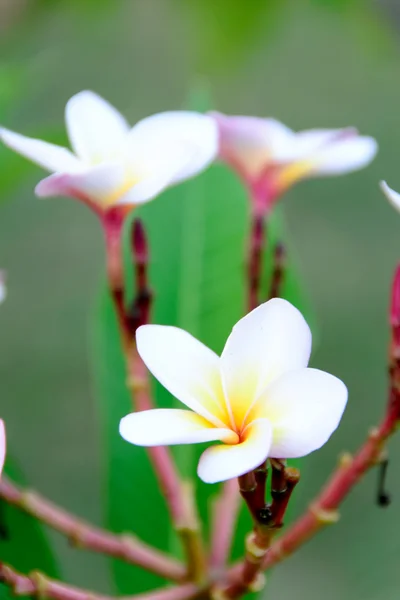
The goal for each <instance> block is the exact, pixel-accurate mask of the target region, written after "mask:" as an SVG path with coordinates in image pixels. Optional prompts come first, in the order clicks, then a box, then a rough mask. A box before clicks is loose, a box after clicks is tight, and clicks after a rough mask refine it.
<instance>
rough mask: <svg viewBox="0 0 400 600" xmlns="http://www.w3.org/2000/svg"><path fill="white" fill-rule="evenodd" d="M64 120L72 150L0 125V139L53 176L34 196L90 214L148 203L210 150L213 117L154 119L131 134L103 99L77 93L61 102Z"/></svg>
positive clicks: (201, 164) (185, 114)
mask: <svg viewBox="0 0 400 600" xmlns="http://www.w3.org/2000/svg"><path fill="white" fill-rule="evenodd" d="M65 120H66V126H67V131H68V135H69V139H70V142H71V146H72V149H73V152H71V151H70V150H69V149H67V148H62V147H60V146H56V145H54V144H49V143H48V142H44V141H41V140H36V139H32V138H28V137H25V136H23V135H20V134H18V133H14V132H12V131H9V130H7V129H4V128H3V129H0V138H1V139H2V140H3V142H4V143H5V144H6V145H7V146H9V147H10V148H12V149H13V150H15V151H16V152H19V153H20V154H22V155H23V156H25V157H26V158H28V159H30V160H32V161H33V162H35V163H37V164H39V165H40V166H41V167H43V168H44V169H47V170H48V171H50V172H53V173H54V174H53V175H51V176H50V177H47V178H46V179H44V180H43V181H41V182H40V183H39V184H38V186H37V187H36V194H37V195H38V196H72V197H76V198H79V199H81V200H83V201H85V202H87V203H89V204H91V205H94V206H95V207H97V209H98V210H106V209H107V208H110V207H112V206H115V205H128V206H130V205H136V204H142V203H143V202H148V201H149V200H151V199H152V198H154V197H155V196H157V195H158V194H160V192H162V191H163V190H164V189H165V188H167V187H169V186H170V185H173V184H176V183H178V182H180V181H182V180H184V179H187V178H189V177H192V176H193V175H196V174H197V173H199V172H200V171H202V170H203V169H205V168H206V167H207V166H208V165H209V164H210V162H211V161H213V160H214V158H215V156H216V153H217V146H218V134H217V127H216V124H215V122H214V120H213V119H212V118H211V117H208V116H205V115H202V114H199V113H196V112H189V111H175V112H165V113H160V114H156V115H153V116H151V117H147V118H146V119H143V120H142V121H139V122H138V123H137V124H136V125H135V126H134V127H133V128H132V129H131V128H130V127H129V125H128V123H127V122H126V120H125V119H124V117H123V116H122V115H121V114H120V113H119V112H118V111H117V110H116V109H115V108H114V107H112V106H111V105H110V104H109V103H108V102H106V101H105V100H103V99H102V98H100V97H99V96H98V95H97V94H95V93H93V92H90V91H83V92H80V93H79V94H76V95H75V96H73V97H72V98H71V99H70V100H69V101H68V103H67V106H66V111H65Z"/></svg>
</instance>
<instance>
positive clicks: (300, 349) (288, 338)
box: [221, 298, 311, 429]
mask: <svg viewBox="0 0 400 600" xmlns="http://www.w3.org/2000/svg"><path fill="white" fill-rule="evenodd" d="M310 353H311V331H310V328H309V327H308V325H307V323H306V321H305V319H304V317H303V316H302V315H301V313H300V312H299V311H298V310H297V308H295V307H294V306H293V305H292V304H290V303H289V302H287V301H286V300H282V299H280V298H274V299H273V300H269V301H268V302H266V303H265V304H262V305H261V306H259V307H258V308H256V309H255V310H253V311H252V312H251V313H249V314H248V315H246V316H245V317H244V318H243V319H241V320H240V321H239V322H238V323H237V324H236V325H235V326H234V328H233V330H232V333H231V334H230V336H229V338H228V340H227V342H226V345H225V348H224V350H223V352H222V356H221V374H222V381H223V385H224V390H225V395H226V398H227V401H228V403H229V405H230V408H231V411H232V414H233V417H234V420H235V423H236V426H237V427H238V429H240V428H241V426H242V423H243V421H244V419H245V417H246V414H247V413H248V411H249V410H250V408H251V406H252V405H253V403H254V402H255V401H256V399H257V397H258V396H259V395H260V394H261V392H262V391H263V390H264V389H265V388H266V387H267V385H269V384H270V383H271V382H272V381H273V380H274V379H276V378H278V377H280V375H282V374H283V373H285V372H287V371H290V370H293V369H299V368H303V367H306V366H307V364H308V360H309V358H310Z"/></svg>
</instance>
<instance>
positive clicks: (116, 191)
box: [35, 165, 125, 207]
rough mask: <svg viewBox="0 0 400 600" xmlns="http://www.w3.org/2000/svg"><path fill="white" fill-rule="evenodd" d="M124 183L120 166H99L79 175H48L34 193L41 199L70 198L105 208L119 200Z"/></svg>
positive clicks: (123, 175)
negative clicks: (50, 197)
mask: <svg viewBox="0 0 400 600" xmlns="http://www.w3.org/2000/svg"><path fill="white" fill-rule="evenodd" d="M124 181H125V174H124V169H123V167H122V166H120V165H99V166H97V167H92V168H90V169H87V170H86V171H82V172H81V173H75V174H67V173H55V174H54V175H50V177H46V179H43V180H42V181H40V183H38V185H37V186H36V188H35V193H36V195H37V196H39V197H41V198H46V197H49V196H70V197H73V198H79V199H81V200H88V201H93V202H94V203H97V204H100V205H103V206H104V207H106V206H108V205H111V204H113V202H115V201H116V200H117V199H118V198H119V195H120V193H121V190H123V186H124Z"/></svg>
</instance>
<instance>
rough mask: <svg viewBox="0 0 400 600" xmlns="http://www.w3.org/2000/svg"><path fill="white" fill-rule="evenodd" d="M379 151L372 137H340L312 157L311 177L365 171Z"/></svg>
mask: <svg viewBox="0 0 400 600" xmlns="http://www.w3.org/2000/svg"><path fill="white" fill-rule="evenodd" d="M377 151H378V144H377V142H376V140H374V138H372V137H366V136H358V135H353V136H350V137H348V136H343V137H339V138H338V139H337V140H336V141H335V142H332V143H331V144H327V145H326V147H325V148H321V150H319V151H317V152H316V153H315V155H314V156H310V162H311V163H312V165H311V172H310V175H311V176H322V175H342V174H345V173H350V172H351V171H357V170H359V169H363V168H364V167H366V166H367V165H369V163H370V162H371V161H372V160H373V159H374V157H375V155H376V153H377Z"/></svg>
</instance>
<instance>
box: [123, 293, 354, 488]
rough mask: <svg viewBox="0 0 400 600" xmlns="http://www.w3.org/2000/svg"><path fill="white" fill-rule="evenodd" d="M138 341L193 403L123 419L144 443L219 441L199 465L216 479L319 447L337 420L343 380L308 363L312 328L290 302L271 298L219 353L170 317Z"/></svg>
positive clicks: (177, 392) (167, 382) (128, 435)
mask: <svg viewBox="0 0 400 600" xmlns="http://www.w3.org/2000/svg"><path fill="white" fill-rule="evenodd" d="M136 340H137V347H138V351H139V354H140V356H141V357H142V359H143V361H144V362H145V364H146V365H147V367H148V368H149V370H150V371H151V372H152V373H153V375H154V376H155V377H156V378H157V379H158V380H159V381H160V382H161V383H162V384H163V385H164V387H166V388H167V390H168V391H169V392H171V394H173V395H174V396H175V397H176V398H178V400H180V401H181V402H182V403H183V404H185V405H186V406H187V407H188V408H190V409H191V411H187V410H179V409H154V410H149V411H144V412H138V413H133V414H130V415H128V416H126V417H124V418H123V419H122V420H121V423H120V433H121V435H122V437H123V438H124V439H126V440H127V441H128V442H131V443H133V444H137V445H140V446H159V445H166V444H191V443H197V442H210V441H216V440H218V441H220V442H222V444H221V445H217V446H213V447H211V448H208V449H207V450H206V451H205V452H204V453H203V454H202V456H201V458H200V462H199V466H198V474H199V476H200V477H201V479H203V480H204V481H206V482H208V483H214V482H217V481H223V480H226V479H231V478H233V477H237V476H239V475H242V474H244V473H247V472H248V471H251V470H252V469H254V468H256V467H258V466H259V465H260V464H261V463H262V462H263V461H264V460H265V459H266V458H267V457H268V456H270V457H275V458H295V457H299V456H304V455H306V454H308V453H310V452H313V451H314V450H316V449H317V448H320V447H321V446H322V445H323V444H325V442H326V441H327V440H328V438H329V437H330V435H331V434H332V432H333V431H334V430H335V429H336V427H337V426H338V424H339V421H340V419H341V416H342V413H343V411H344V408H345V405H346V401H347V389H346V386H345V385H344V384H343V383H342V381H340V380H339V379H337V378H336V377H334V376H333V375H329V374H328V373H324V372H323V371H318V370H316V369H308V368H306V367H307V364H308V360H309V357H310V352H311V332H310V329H309V327H308V325H307V323H306V322H305V320H304V318H303V317H302V315H301V313H300V312H299V311H298V310H297V309H296V308H294V306H292V305H291V304H290V303H289V302H287V301H285V300H281V299H273V300H270V301H269V302H267V303H265V304H263V305H261V306H260V307H258V308H256V309H255V310H253V311H252V312H251V313H249V314H248V315H247V316H246V317H244V318H243V319H241V320H240V321H239V322H238V323H237V324H236V325H235V327H234V328H233V331H232V333H231V334H230V336H229V338H228V340H227V342H226V345H225V348H224V350H223V352H222V355H221V357H218V356H217V355H216V354H214V352H212V351H211V350H209V349H208V348H207V347H206V346H204V345H203V344H201V343H200V342H199V341H197V340H196V339H195V338H193V337H192V336H191V335H189V334H188V333H186V332H185V331H183V330H181V329H177V328H176V327H166V326H160V325H144V326H142V327H140V328H139V329H138V331H137V334H136Z"/></svg>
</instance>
